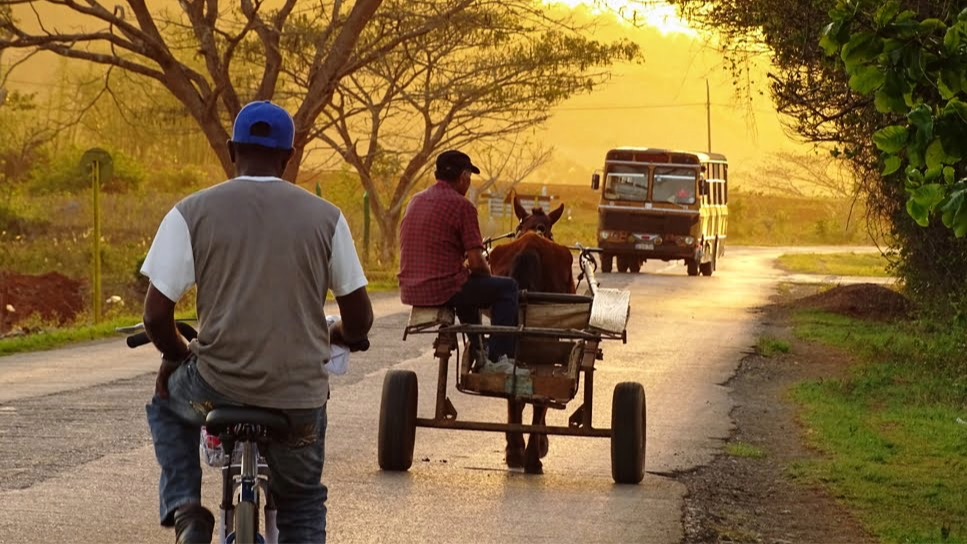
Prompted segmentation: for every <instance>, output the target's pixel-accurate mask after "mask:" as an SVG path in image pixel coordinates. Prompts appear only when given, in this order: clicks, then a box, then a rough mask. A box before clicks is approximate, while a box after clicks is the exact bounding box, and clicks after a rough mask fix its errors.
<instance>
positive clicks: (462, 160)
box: [436, 150, 480, 174]
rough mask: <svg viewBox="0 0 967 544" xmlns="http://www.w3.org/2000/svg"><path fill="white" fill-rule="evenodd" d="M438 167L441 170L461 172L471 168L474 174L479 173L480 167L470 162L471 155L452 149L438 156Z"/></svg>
mask: <svg viewBox="0 0 967 544" xmlns="http://www.w3.org/2000/svg"><path fill="white" fill-rule="evenodd" d="M436 169H437V170H439V171H449V172H453V173H459V172H462V171H464V170H470V171H471V172H473V173H474V174H479V173H480V169H479V168H477V167H476V166H474V165H473V163H472V162H470V156H469V155H467V154H466V153H461V152H460V151H456V150H450V151H444V152H443V153H440V155H439V156H438V157H437V158H436Z"/></svg>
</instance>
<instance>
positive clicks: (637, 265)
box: [628, 259, 641, 274]
mask: <svg viewBox="0 0 967 544" xmlns="http://www.w3.org/2000/svg"><path fill="white" fill-rule="evenodd" d="M628 272H631V273H632V274H640V273H641V259H634V260H632V261H631V264H630V265H628Z"/></svg>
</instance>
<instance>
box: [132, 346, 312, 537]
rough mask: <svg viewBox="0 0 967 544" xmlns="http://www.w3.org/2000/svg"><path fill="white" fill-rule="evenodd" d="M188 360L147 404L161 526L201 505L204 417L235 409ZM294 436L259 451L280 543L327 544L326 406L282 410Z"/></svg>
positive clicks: (172, 521)
mask: <svg viewBox="0 0 967 544" xmlns="http://www.w3.org/2000/svg"><path fill="white" fill-rule="evenodd" d="M196 365H197V362H196V361H195V359H191V360H190V361H189V362H187V363H185V364H183V365H181V367H179V368H178V370H176V371H175V372H174V374H172V375H171V377H170V378H169V379H168V390H169V392H170V397H169V398H167V399H164V400H162V399H161V398H159V397H158V396H157V395H155V397H154V398H153V399H152V400H151V404H149V405H147V412H148V426H149V427H150V429H151V437H152V438H153V439H154V450H155V455H156V456H157V458H158V463H159V464H160V465H161V485H160V495H161V524H162V525H164V526H168V527H170V526H171V525H173V524H174V513H175V509H177V508H178V507H179V506H182V505H185V504H189V503H200V502H201V465H200V462H199V452H198V445H199V437H200V433H201V430H200V429H201V426H202V425H203V424H204V423H205V416H206V415H207V414H208V411H209V410H211V409H212V408H215V407H219V406H240V404H239V403H237V402H234V401H233V400H232V399H230V398H228V397H226V396H225V395H222V394H221V393H218V392H217V391H215V390H214V389H212V387H211V386H210V385H208V382H206V381H205V380H204V379H202V377H201V375H200V374H199V373H198V368H197V366H196ZM284 412H285V414H286V416H287V417H288V418H289V421H290V423H291V425H292V428H293V432H292V434H291V435H290V436H288V437H286V438H285V439H284V440H281V441H279V440H270V441H269V444H268V448H267V450H266V451H265V452H264V454H265V457H266V460H267V461H268V464H269V469H270V470H271V471H272V475H271V479H270V480H269V487H270V491H271V492H272V495H273V497H274V498H275V500H276V504H277V506H278V508H279V510H278V518H277V519H276V523H277V525H278V528H279V542H314V543H320V542H321V543H324V542H325V541H326V498H327V497H328V489H327V488H326V486H325V485H323V484H322V481H321V479H322V467H323V460H324V459H325V443H326V426H327V423H328V422H327V419H326V407H325V406H321V407H319V408H314V409H306V410H284Z"/></svg>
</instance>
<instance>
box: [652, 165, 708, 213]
mask: <svg viewBox="0 0 967 544" xmlns="http://www.w3.org/2000/svg"><path fill="white" fill-rule="evenodd" d="M697 186H698V172H697V171H696V170H695V169H693V168H675V167H670V166H658V167H656V168H655V188H654V190H653V191H652V200H653V201H655V202H671V203H672V204H694V203H695V190H696V187H697Z"/></svg>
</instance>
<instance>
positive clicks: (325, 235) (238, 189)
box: [141, 102, 373, 544]
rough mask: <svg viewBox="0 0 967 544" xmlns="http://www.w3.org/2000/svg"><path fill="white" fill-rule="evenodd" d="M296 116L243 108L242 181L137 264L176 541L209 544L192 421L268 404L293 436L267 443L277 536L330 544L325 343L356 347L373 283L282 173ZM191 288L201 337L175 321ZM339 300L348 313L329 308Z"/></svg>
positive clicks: (154, 415) (167, 515)
mask: <svg viewBox="0 0 967 544" xmlns="http://www.w3.org/2000/svg"><path fill="white" fill-rule="evenodd" d="M294 134H295V127H294V123H293V121H292V117H291V116H290V115H289V114H288V113H287V112H286V111H285V110H284V109H282V108H280V107H278V106H276V105H274V104H272V103H270V102H253V103H251V104H248V105H247V106H245V107H244V108H242V110H241V112H239V114H238V116H237V118H236V119H235V125H234V130H233V136H232V140H231V141H230V142H229V143H228V145H229V151H230V153H231V156H232V160H233V162H234V163H235V167H236V173H237V177H235V178H234V179H231V180H228V181H226V182H224V183H221V184H219V185H216V186H214V187H211V188H208V189H206V190H203V191H200V192H197V193H195V194H193V195H191V196H189V197H187V198H185V199H184V200H182V201H181V202H179V203H178V204H177V205H176V206H175V207H174V208H173V209H172V210H171V211H170V212H169V213H168V214H167V216H165V218H164V220H163V221H162V223H161V226H160V227H159V228H158V233H157V235H156V236H155V239H154V241H153V243H152V245H151V249H150V250H149V252H148V256H147V257H146V259H145V261H144V266H143V267H142V269H141V273H142V274H144V275H145V276H147V277H148V278H149V279H150V280H151V285H150V287H149V289H148V294H147V297H146V299H145V305H144V325H145V330H146V332H147V333H148V336H149V337H150V338H151V341H152V342H153V343H154V345H155V346H156V347H157V348H158V349H159V350H160V351H161V353H162V363H161V368H160V369H159V371H158V379H157V382H156V386H155V395H154V398H153V399H152V401H151V404H149V405H148V406H147V415H148V424H149V426H150V428H151V435H152V438H153V441H154V445H155V454H156V456H157V459H158V463H159V464H160V465H161V483H160V499H161V524H162V525H163V526H166V527H172V526H173V527H174V528H175V538H176V542H178V543H180V544H183V543H194V542H205V543H209V542H211V537H212V531H213V530H214V517H213V516H212V514H211V512H210V511H208V510H207V509H206V508H204V507H203V506H202V505H201V466H200V461H199V454H198V446H199V434H200V433H199V429H200V427H201V425H202V424H203V423H204V421H205V416H206V414H207V413H208V412H209V411H210V410H212V409H213V408H215V407H221V406H254V407H262V408H269V409H276V410H278V411H280V412H281V413H283V414H284V415H285V416H286V417H287V418H288V420H289V423H290V428H291V429H292V431H291V432H290V434H289V436H285V437H274V438H271V439H270V440H269V442H268V445H267V448H266V449H265V451H264V453H265V457H266V460H267V462H268V464H269V468H270V470H271V473H272V477H271V479H270V483H269V485H270V492H271V493H272V495H273V497H274V498H275V501H276V504H277V505H278V517H277V525H278V529H279V541H280V542H325V538H326V506H325V501H326V498H327V495H328V491H327V488H326V486H325V485H323V484H322V482H321V477H322V468H323V457H324V444H325V435H326V401H327V399H328V397H329V381H328V374H327V372H326V370H325V369H324V368H323V365H324V363H325V362H326V361H327V360H328V359H329V354H330V344H331V343H332V344H347V345H353V344H354V343H358V342H362V341H363V340H365V339H366V335H367V334H368V332H369V329H370V327H371V326H372V322H373V313H372V305H371V303H370V300H369V295H368V294H367V292H366V285H367V280H366V277H365V275H364V274H363V270H362V266H361V265H360V263H359V258H358V256H357V254H356V250H355V246H354V244H353V239H352V235H351V234H350V231H349V226H348V224H347V222H346V218H345V217H344V216H343V215H342V212H341V211H340V210H339V208H337V207H335V206H333V205H332V204H330V203H329V202H327V201H325V200H322V199H320V198H317V197H316V196H314V195H312V194H311V193H309V192H307V191H305V190H303V189H301V188H299V187H298V186H296V185H294V184H292V183H289V182H287V181H284V180H283V179H281V175H282V173H283V172H284V171H285V167H286V164H287V163H288V161H289V159H290V157H291V156H292V151H293V142H294ZM193 285H197V287H198V291H197V310H198V325H199V327H198V328H199V335H198V338H197V339H196V340H195V341H193V342H191V344H190V345H189V343H188V342H187V341H186V340H185V339H184V337H182V336H181V335H180V334H179V333H178V331H177V328H176V326H175V321H174V312H175V303H176V302H177V301H178V300H179V299H180V298H181V297H182V296H183V295H184V294H185V293H186V292H187V291H188V290H189V289H190V288H191V287H192V286H193ZM329 291H332V293H333V295H335V298H336V303H337V305H338V307H339V312H340V314H341V316H342V321H341V323H339V324H336V325H334V326H333V328H332V329H330V328H329V327H327V325H326V315H325V313H324V311H323V304H324V302H325V298H326V294H327V292H329Z"/></svg>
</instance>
